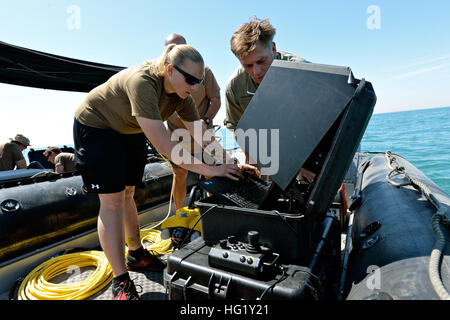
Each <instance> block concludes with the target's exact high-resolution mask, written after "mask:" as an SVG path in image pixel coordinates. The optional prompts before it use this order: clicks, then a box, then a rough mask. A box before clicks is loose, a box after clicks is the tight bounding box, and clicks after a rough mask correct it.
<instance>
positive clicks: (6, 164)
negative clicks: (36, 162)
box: [0, 134, 30, 171]
mask: <svg viewBox="0 0 450 320" xmlns="http://www.w3.org/2000/svg"><path fill="white" fill-rule="evenodd" d="M9 140H11V142H7V143H4V144H0V171H7V170H14V168H15V167H17V169H25V168H26V167H27V163H26V161H25V158H24V157H23V154H22V151H23V150H25V149H26V148H27V147H28V146H29V145H30V140H29V139H28V138H27V137H25V136H23V135H21V134H17V135H16V136H15V137H14V138H9Z"/></svg>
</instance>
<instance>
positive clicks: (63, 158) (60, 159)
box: [55, 152, 76, 172]
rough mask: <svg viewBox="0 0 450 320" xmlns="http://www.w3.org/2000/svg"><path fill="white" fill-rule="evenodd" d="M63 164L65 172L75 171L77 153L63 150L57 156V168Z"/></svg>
mask: <svg viewBox="0 0 450 320" xmlns="http://www.w3.org/2000/svg"><path fill="white" fill-rule="evenodd" d="M57 166H63V167H64V172H70V171H75V170H76V168H75V155H74V154H73V153H69V152H61V153H59V154H57V155H56V157H55V168H56V167H57Z"/></svg>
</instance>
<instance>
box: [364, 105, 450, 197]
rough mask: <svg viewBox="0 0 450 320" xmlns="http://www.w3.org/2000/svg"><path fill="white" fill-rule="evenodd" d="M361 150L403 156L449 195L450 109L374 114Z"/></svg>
mask: <svg viewBox="0 0 450 320" xmlns="http://www.w3.org/2000/svg"><path fill="white" fill-rule="evenodd" d="M361 150H362V151H365V150H369V151H379V152H384V151H386V150H390V151H392V152H393V153H397V154H399V155H401V156H402V157H404V158H405V159H406V160H408V161H409V162H411V163H412V164H413V165H414V166H415V167H417V168H418V169H420V170H421V171H422V172H423V173H424V174H425V175H426V176H427V177H428V178H430V179H431V180H433V181H434V183H436V184H437V185H438V186H439V187H440V188H441V189H442V190H443V191H445V192H446V193H447V194H449V195H450V107H446V108H433V109H422V110H412V111H403V112H393V113H383V114H375V115H372V118H371V119H370V122H369V124H368V126H367V129H366V132H365V133H364V136H363V139H362V141H361Z"/></svg>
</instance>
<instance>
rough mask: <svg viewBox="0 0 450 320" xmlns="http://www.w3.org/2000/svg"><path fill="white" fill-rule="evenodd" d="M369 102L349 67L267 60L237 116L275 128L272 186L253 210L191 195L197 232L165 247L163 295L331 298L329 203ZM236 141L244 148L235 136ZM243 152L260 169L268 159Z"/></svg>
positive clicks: (334, 247) (336, 253) (336, 236)
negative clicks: (304, 177)
mask: <svg viewBox="0 0 450 320" xmlns="http://www.w3.org/2000/svg"><path fill="white" fill-rule="evenodd" d="M375 101H376V96H375V93H374V91H373V88H372V85H371V84H370V83H369V82H366V81H365V80H364V79H362V80H357V79H355V78H354V77H353V74H352V72H351V70H350V68H344V67H335V66H327V65H318V64H311V63H293V62H288V61H278V60H275V61H274V62H273V64H272V66H271V67H270V69H269V71H268V72H267V74H266V76H265V78H264V80H263V82H262V83H261V85H260V86H259V88H258V90H257V91H256V93H255V95H254V96H253V98H252V100H251V102H250V104H249V106H248V107H247V109H246V111H245V113H244V115H243V117H242V118H241V120H240V122H239V124H238V129H242V130H244V131H245V130H249V129H256V131H257V132H258V130H259V129H276V128H280V130H279V137H280V141H279V142H278V143H279V146H278V147H279V152H280V163H279V171H278V172H277V173H276V174H274V175H272V176H271V178H272V181H273V182H274V183H275V184H274V188H275V192H273V190H272V191H270V192H272V193H274V194H271V196H270V197H268V200H267V199H266V200H264V204H263V205H262V207H260V208H259V209H249V208H243V207H236V206H230V205H229V204H227V203H224V202H221V201H219V200H218V199H217V198H216V197H214V196H212V197H208V198H206V199H201V200H200V201H197V202H195V205H196V206H197V207H198V208H200V213H201V214H200V219H201V225H202V237H201V238H199V239H197V240H196V241H194V242H191V243H190V244H188V245H187V246H185V247H182V248H181V249H179V250H178V251H175V252H174V253H173V254H172V255H170V256H169V258H168V261H167V268H166V270H165V271H164V282H165V286H166V288H167V289H168V293H169V298H170V299H206V298H209V299H258V298H264V299H266V298H267V299H326V298H330V297H332V296H333V295H334V294H335V293H336V291H335V289H336V287H337V286H336V284H337V282H338V278H339V273H340V250H341V248H340V246H341V239H340V235H341V222H339V221H338V219H339V217H337V216H335V215H334V214H333V213H332V212H331V211H330V206H331V205H332V203H333V199H334V198H335V195H336V193H337V191H338V190H339V187H340V186H341V184H342V182H343V179H344V177H345V174H346V172H347V170H348V169H349V167H350V164H351V162H352V160H353V157H354V154H355V152H356V150H357V148H358V146H359V143H360V141H361V138H362V136H363V134H364V131H365V129H366V127H367V124H368V122H369V119H370V116H371V115H372V112H373V108H374V105H375ZM265 137H267V135H265ZM258 139H259V137H258ZM237 141H238V143H239V144H240V146H241V148H242V149H243V150H246V151H247V153H250V152H251V148H249V147H248V146H247V145H246V144H245V141H244V139H240V138H239V136H238V139H237ZM271 143H277V142H272V141H271ZM258 145H259V143H258ZM268 149H269V150H270V146H269V147H268ZM266 150H267V149H266ZM250 156H251V158H252V159H254V160H256V161H257V162H258V164H259V165H260V167H262V168H264V165H266V164H267V163H262V162H260V161H259V159H258V157H257V156H258V155H255V156H252V155H251V154H250ZM302 167H303V168H307V169H308V170H310V171H312V172H314V173H315V174H316V176H315V178H314V180H313V181H312V182H311V183H310V184H306V185H305V184H304V183H300V182H299V181H298V180H297V179H296V178H297V174H298V172H299V170H300V168H302Z"/></svg>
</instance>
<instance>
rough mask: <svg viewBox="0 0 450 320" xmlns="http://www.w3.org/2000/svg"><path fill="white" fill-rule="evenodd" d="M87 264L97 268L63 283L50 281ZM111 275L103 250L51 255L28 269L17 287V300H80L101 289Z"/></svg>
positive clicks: (110, 278)
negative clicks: (51, 256) (73, 281)
mask: <svg viewBox="0 0 450 320" xmlns="http://www.w3.org/2000/svg"><path fill="white" fill-rule="evenodd" d="M89 266H94V267H96V270H95V271H94V272H93V273H92V274H91V275H90V276H89V277H87V278H86V279H85V280H83V281H80V282H75V283H63V284H61V283H52V282H50V280H51V279H53V278H55V277H56V276H58V275H61V274H64V273H73V272H76V271H77V270H80V268H82V267H89ZM80 272H81V271H80ZM112 277H113V274H112V269H111V266H110V264H109V262H108V259H106V256H105V254H104V253H103V252H101V251H94V250H93V251H84V252H78V253H70V254H66V255H62V256H59V257H55V258H52V259H50V260H48V261H46V262H44V263H42V264H41V265H39V266H38V267H36V268H35V269H34V270H33V271H31V272H30V273H29V274H28V275H27V277H26V278H25V279H24V281H23V282H22V284H21V285H20V287H19V294H18V299H19V300H83V299H86V298H88V297H89V296H91V295H93V294H94V293H96V292H98V291H100V290H101V289H102V288H104V287H105V286H106V285H107V284H108V283H109V282H110V281H111V280H112Z"/></svg>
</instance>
